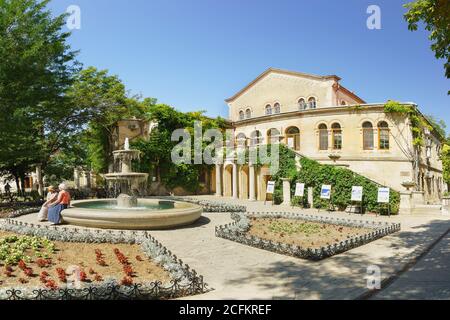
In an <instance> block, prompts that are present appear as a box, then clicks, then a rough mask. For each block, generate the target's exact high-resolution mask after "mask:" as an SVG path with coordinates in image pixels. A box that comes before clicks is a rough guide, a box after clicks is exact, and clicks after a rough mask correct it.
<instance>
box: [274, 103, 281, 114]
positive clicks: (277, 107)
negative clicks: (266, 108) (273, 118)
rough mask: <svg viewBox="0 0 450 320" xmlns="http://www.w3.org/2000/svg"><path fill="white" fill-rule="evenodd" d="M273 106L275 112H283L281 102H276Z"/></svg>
mask: <svg viewBox="0 0 450 320" xmlns="http://www.w3.org/2000/svg"><path fill="white" fill-rule="evenodd" d="M273 108H274V109H275V110H274V111H275V114H277V113H280V112H281V107H280V104H279V103H275V104H274V105H273Z"/></svg>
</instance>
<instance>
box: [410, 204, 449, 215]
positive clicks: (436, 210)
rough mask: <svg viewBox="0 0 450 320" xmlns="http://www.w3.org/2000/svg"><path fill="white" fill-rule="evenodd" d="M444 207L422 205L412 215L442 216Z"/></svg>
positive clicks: (416, 207)
mask: <svg viewBox="0 0 450 320" xmlns="http://www.w3.org/2000/svg"><path fill="white" fill-rule="evenodd" d="M441 208H442V205H440V204H438V205H435V204H433V205H431V204H428V205H427V204H421V205H416V206H415V208H414V209H413V210H412V214H441V213H442V212H441Z"/></svg>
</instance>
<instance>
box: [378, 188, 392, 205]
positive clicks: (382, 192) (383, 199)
mask: <svg viewBox="0 0 450 320" xmlns="http://www.w3.org/2000/svg"><path fill="white" fill-rule="evenodd" d="M389 193H390V189H389V188H378V203H389Z"/></svg>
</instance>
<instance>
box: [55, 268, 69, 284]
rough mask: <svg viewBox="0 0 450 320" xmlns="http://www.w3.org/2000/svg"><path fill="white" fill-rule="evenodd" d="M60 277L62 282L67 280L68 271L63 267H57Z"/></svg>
mask: <svg viewBox="0 0 450 320" xmlns="http://www.w3.org/2000/svg"><path fill="white" fill-rule="evenodd" d="M56 272H57V274H58V279H59V281H61V282H64V283H65V282H67V277H66V271H65V270H64V269H63V268H56Z"/></svg>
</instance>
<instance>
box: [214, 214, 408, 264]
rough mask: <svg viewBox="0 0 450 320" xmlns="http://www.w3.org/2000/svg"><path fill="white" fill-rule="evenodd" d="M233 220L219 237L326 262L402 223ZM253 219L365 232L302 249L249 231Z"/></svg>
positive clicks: (303, 216) (283, 216)
mask: <svg viewBox="0 0 450 320" xmlns="http://www.w3.org/2000/svg"><path fill="white" fill-rule="evenodd" d="M232 219H233V220H234V222H233V223H230V224H227V225H224V226H217V227H216V236H217V237H221V238H224V239H228V240H232V241H236V242H239V243H242V244H245V245H249V246H253V247H256V248H260V249H264V250H269V251H273V252H277V253H281V254H285V255H290V256H294V257H297V258H303V259H309V260H321V259H325V258H327V257H331V256H333V255H336V254H339V253H342V252H345V251H348V250H350V249H353V248H356V247H359V246H361V245H364V244H367V243H369V242H372V241H374V240H376V239H379V238H382V237H384V236H386V235H388V234H391V233H394V232H397V231H399V230H400V224H397V223H387V222H375V221H372V222H370V221H361V220H352V219H343V218H334V217H320V216H315V215H309V214H294V213H273V214H272V213H249V214H247V215H246V214H232ZM250 219H272V220H274V221H276V220H277V219H278V220H280V219H288V220H289V221H295V220H297V221H299V222H313V223H319V224H326V225H332V226H342V227H347V228H359V229H360V231H361V232H360V234H357V235H351V236H349V238H346V239H335V240H338V241H335V240H334V241H331V243H330V244H327V245H319V246H314V245H311V246H299V245H297V244H293V243H286V242H285V241H283V240H280V241H278V240H279V238H278V239H277V240H273V239H274V238H273V237H272V239H270V238H267V237H266V239H263V238H262V237H259V236H255V235H252V234H250V233H249V230H250V229H251V227H252V224H251V220H250ZM285 232H286V231H285Z"/></svg>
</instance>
